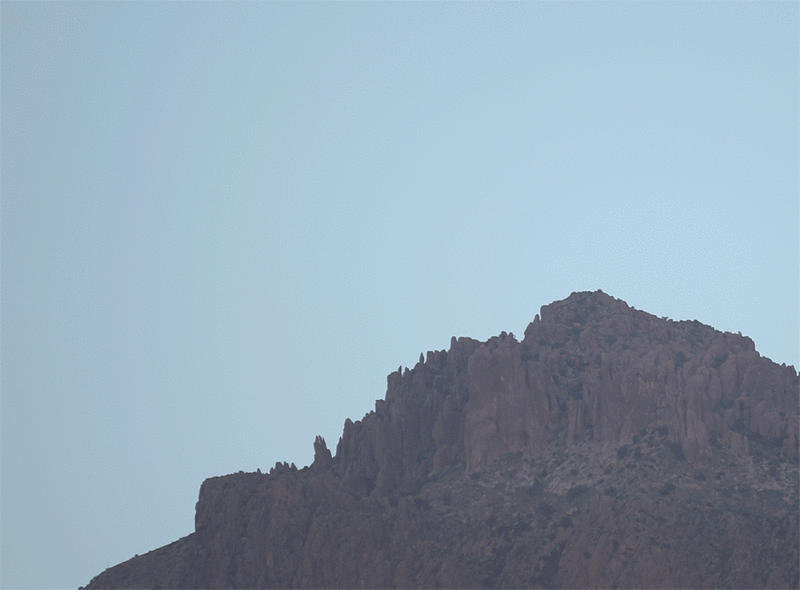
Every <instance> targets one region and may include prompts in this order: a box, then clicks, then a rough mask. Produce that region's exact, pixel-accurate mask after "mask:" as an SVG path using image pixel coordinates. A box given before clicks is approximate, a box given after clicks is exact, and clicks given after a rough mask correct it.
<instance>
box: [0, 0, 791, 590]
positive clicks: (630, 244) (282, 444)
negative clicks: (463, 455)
mask: <svg viewBox="0 0 800 590" xmlns="http://www.w3.org/2000/svg"><path fill="white" fill-rule="evenodd" d="M798 6H799V4H798V2H757V3H751V2H703V3H688V2H670V3H649V2H637V3H632V4H631V3H623V2H613V3H612V2H608V3H589V2H580V3H569V2H547V3H537V2H526V3H521V4H519V3H511V2H509V3H470V4H463V3H347V2H342V3H338V2H337V3H291V4H289V3H272V2H270V3H267V2H248V3H232V2H230V3H229V2H225V3H162V2H154V3H139V2H133V3H108V2H91V3H80V2H65V3H51V2H22V3H20V2H8V1H3V2H2V3H1V4H0V16H2V37H1V40H2V43H1V45H0V68H1V71H2V79H1V80H0V107H1V109H0V154H1V155H2V159H1V160H2V161H1V162H0V163H1V168H0V173H1V174H0V190H1V191H2V208H1V210H0V224H2V225H1V227H2V242H1V244H0V253H1V254H2V264H1V265H0V268H1V269H2V274H1V275H0V289H1V290H2V292H1V307H0V327H1V329H2V333H1V334H0V336H1V340H0V345H1V348H0V351H1V352H2V366H1V367H0V377H1V381H0V459H1V463H0V467H1V470H0V527H2V528H1V529H0V535H1V536H0V538H2V544H1V545H0V586H2V587H3V588H19V589H25V588H76V587H78V586H80V585H85V584H87V583H88V582H89V581H90V579H91V578H92V577H93V576H95V575H96V574H98V573H100V572H102V571H103V570H104V569H105V568H107V567H109V566H112V565H115V564H117V563H119V562H122V561H124V560H127V559H129V558H130V557H133V556H134V555H135V554H142V553H145V552H147V551H149V550H152V549H155V548H157V547H160V546H162V545H165V544H167V543H169V542H172V541H174V540H176V539H178V538H180V537H182V536H185V535H187V534H189V533H190V532H192V531H193V527H194V506H195V502H196V501H197V495H198V491H199V488H200V484H201V483H202V481H203V480H204V479H205V478H207V477H212V476H217V475H224V474H227V473H233V472H237V471H240V470H242V471H255V470H256V469H257V468H260V469H261V470H262V471H266V470H268V469H269V468H270V467H272V466H274V464H275V463H276V462H277V461H281V462H282V461H287V462H290V463H291V462H294V463H295V464H296V465H297V466H298V467H302V466H305V465H308V464H309V463H310V462H311V461H312V460H313V441H314V437H315V436H316V435H318V434H319V435H322V436H323V437H325V439H326V440H327V442H328V446H329V447H331V448H332V449H333V448H335V446H336V443H337V441H338V440H339V436H340V435H341V432H342V427H343V424H344V421H345V419H346V418H352V419H353V420H356V419H360V418H361V417H363V415H364V414H366V413H367V412H369V411H370V410H372V409H373V408H374V402H375V400H376V399H381V398H383V396H384V394H385V390H386V376H387V375H388V374H389V373H390V372H392V371H394V370H396V369H397V368H398V366H401V365H402V366H413V365H414V364H415V363H416V362H417V360H418V358H419V354H420V352H426V351H429V350H442V349H447V348H449V345H450V337H451V336H457V337H460V336H470V337H473V338H477V339H480V340H485V339H487V338H489V337H491V336H493V335H496V334H499V333H500V332H501V331H507V332H513V333H514V334H516V335H517V336H518V337H519V338H521V337H522V335H523V333H524V330H525V328H526V326H527V325H528V323H529V322H531V321H532V320H533V318H534V316H535V315H536V314H537V313H538V312H539V309H540V307H541V306H542V305H546V304H548V303H551V302H552V301H555V300H559V299H563V298H565V297H567V296H569V294H570V293H572V292H574V291H586V290H591V291H594V290H596V289H602V290H603V291H605V292H606V293H608V294H610V295H613V296H614V297H617V298H620V299H623V300H624V301H626V302H627V303H628V304H629V305H631V306H633V307H636V308H637V309H642V310H645V311H648V312H650V313H653V314H655V315H657V316H669V317H671V318H673V319H677V320H681V319H689V320H691V319H697V320H699V321H701V322H703V323H705V324H709V325H712V326H714V327H715V328H717V329H720V330H725V331H731V332H739V331H741V332H742V333H743V334H744V335H746V336H749V337H751V338H752V339H753V340H754V341H755V344H756V349H757V350H758V351H759V352H760V353H761V354H762V355H764V356H767V357H769V358H771V359H773V360H774V361H775V362H777V363H779V364H780V363H786V364H792V365H794V366H795V367H799V366H800V350H799V349H798V342H799V340H800V315H799V307H800V304H799V302H800V270H799V269H800V260H799V258H800V255H799V252H800V241H799V240H800V238H799V231H798V227H799V226H800V212H799V207H800V205H799V204H798V201H799V199H798V187H799V186H800V179H799V178H798V174H799V173H798V170H799V169H800V166H799V165H798V162H799V154H800V141H799V131H798V130H799V129H800V121H799V120H798V119H799V118H800V115H799V114H798V113H800V108H799V105H800V101H799V100H798V72H800V65H799V63H798V62H799V60H798V47H800V40H799V39H798V28H799V27H798V22H799V19H798Z"/></svg>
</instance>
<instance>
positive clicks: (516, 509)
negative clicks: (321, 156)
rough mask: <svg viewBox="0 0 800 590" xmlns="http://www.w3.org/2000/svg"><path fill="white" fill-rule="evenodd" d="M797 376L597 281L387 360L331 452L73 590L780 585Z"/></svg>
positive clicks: (207, 493)
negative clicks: (421, 352) (524, 314)
mask: <svg viewBox="0 0 800 590" xmlns="http://www.w3.org/2000/svg"><path fill="white" fill-rule="evenodd" d="M799 387H800V380H798V375H797V372H796V371H795V369H794V368H793V367H786V366H778V365H776V364H775V363H773V362H772V361H770V360H769V359H766V358H763V357H761V356H760V355H759V354H758V352H756V350H755V347H754V344H753V342H752V341H751V340H750V339H749V338H746V337H743V336H741V335H735V334H730V333H721V332H718V331H716V330H714V329H713V328H711V327H709V326H705V325H703V324H700V323H699V322H696V321H681V322H678V321H672V320H668V319H666V318H660V319H659V318H657V317H655V316H652V315H650V314H647V313H645V312H642V311H638V310H635V309H632V308H630V307H629V306H628V305H626V304H625V303H624V302H623V301H620V300H617V299H614V298H613V297H610V296H608V295H606V294H604V293H602V292H600V291H598V292H595V293H574V294H572V295H571V296H570V297H569V298H567V299H565V300H563V301H558V302H555V303H552V304H550V305H546V306H544V307H542V309H541V314H540V315H537V316H536V318H535V319H534V321H533V322H532V323H531V324H530V325H529V326H528V328H527V329H526V331H525V335H524V338H523V339H522V341H521V342H520V341H518V340H517V339H516V338H515V337H514V336H513V335H512V334H506V333H502V334H501V335H500V336H497V337H494V338H491V339H490V340H489V341H487V342H478V341H476V340H472V339H469V338H459V339H455V338H454V339H452V341H451V343H450V349H449V350H447V351H437V352H429V353H428V354H427V357H423V356H421V358H420V361H419V363H418V364H417V365H416V366H415V367H414V368H412V369H405V370H402V368H401V369H398V371H396V372H394V373H392V374H391V375H389V377H388V388H387V392H386V397H385V399H384V400H379V401H377V402H376V407H375V410H374V411H373V412H370V413H369V414H367V415H366V416H364V418H363V419H362V420H360V421H357V422H352V421H350V420H349V419H348V420H347V421H346V422H345V427H344V432H343V435H342V438H341V439H340V441H339V444H338V446H337V449H336V455H335V456H333V455H332V454H331V452H330V451H329V450H328V449H327V446H326V444H325V441H323V440H322V439H320V438H317V440H316V441H314V449H315V459H314V463H313V464H312V465H311V466H310V467H307V468H304V469H302V470H297V469H296V468H294V467H293V466H288V465H285V464H278V465H276V466H275V468H273V469H272V470H271V471H270V473H269V474H261V473H247V474H245V473H239V474H233V475H228V476H224V477H217V478H211V479H209V480H206V481H205V482H204V483H203V485H202V486H201V489H200V497H199V501H198V503H197V510H196V517H195V532H194V533H193V534H191V535H189V536H188V537H185V538H183V539H181V540H179V541H176V542H175V543H172V544H171V545H167V546H165V547H162V548H160V549H157V550H155V551H152V552H150V553H148V554H145V555H142V556H139V557H136V558H134V559H132V560H129V561H127V562H125V563H123V564H120V565H118V566H115V567H112V568H110V569H108V570H106V571H105V572H103V573H102V574H100V575H99V576H97V577H96V578H95V579H93V580H92V582H91V583H90V584H89V586H88V587H89V588H110V587H118V588H134V587H151V588H155V587H176V588H223V587H229V588H232V587H240V588H244V587H247V588H251V587H252V588H257V587H350V588H355V587H384V588H388V587H545V588H551V587H571V588H585V587H609V588H611V587H620V588H622V587H639V588H645V587H658V588H668V587H674V588H688V587H693V588H701V587H720V588H723V587H724V588H745V587H747V588H752V587H770V588H773V587H774V588H796V587H798V585H799V584H800V570H799V569H798V560H799V559H800V538H799V537H800V535H799V534H798V526H799V524H800V523H799V522H798V492H799V489H798V488H800V484H798V440H799V439H800V432H798V430H799V427H800V422H799V421H798V406H799V404H800V390H799Z"/></svg>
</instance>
